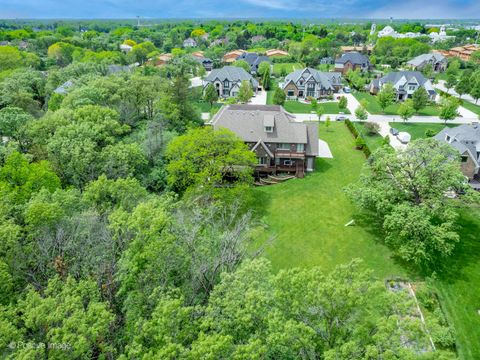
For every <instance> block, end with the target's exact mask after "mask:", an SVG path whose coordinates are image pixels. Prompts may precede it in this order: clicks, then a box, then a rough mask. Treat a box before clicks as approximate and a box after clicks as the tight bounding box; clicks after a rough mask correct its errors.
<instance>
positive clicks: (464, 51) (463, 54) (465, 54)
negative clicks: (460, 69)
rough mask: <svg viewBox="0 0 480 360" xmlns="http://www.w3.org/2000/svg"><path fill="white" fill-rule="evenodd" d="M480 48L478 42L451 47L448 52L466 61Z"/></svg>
mask: <svg viewBox="0 0 480 360" xmlns="http://www.w3.org/2000/svg"><path fill="white" fill-rule="evenodd" d="M478 50H480V46H479V45H477V44H471V45H464V46H457V47H454V48H451V49H450V50H449V52H448V54H449V56H456V57H459V58H460V59H462V60H464V61H469V60H470V56H471V55H472V54H473V53H474V52H475V51H478Z"/></svg>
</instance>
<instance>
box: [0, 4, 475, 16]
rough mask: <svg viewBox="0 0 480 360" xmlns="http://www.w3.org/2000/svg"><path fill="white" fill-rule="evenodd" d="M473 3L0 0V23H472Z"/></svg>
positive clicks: (473, 14)
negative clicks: (349, 20)
mask: <svg viewBox="0 0 480 360" xmlns="http://www.w3.org/2000/svg"><path fill="white" fill-rule="evenodd" d="M478 14H480V1H479V0H403V1H398V0H202V1H201V2H199V1H198V0H175V1H172V0H82V1H78V0H22V1H20V0H0V18H12V17H20V18H134V17H135V16H137V15H139V16H143V17H148V18H268V17H270V18H271V17H278V18H389V17H390V16H392V17H394V18H396V19H398V18H417V19H418V18H472V17H475V16H478Z"/></svg>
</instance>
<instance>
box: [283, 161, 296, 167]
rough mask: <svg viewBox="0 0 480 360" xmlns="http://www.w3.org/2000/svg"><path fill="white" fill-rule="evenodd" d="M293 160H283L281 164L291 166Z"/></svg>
mask: <svg viewBox="0 0 480 360" xmlns="http://www.w3.org/2000/svg"><path fill="white" fill-rule="evenodd" d="M293 164H294V162H293V161H292V160H283V165H286V166H292V165H293Z"/></svg>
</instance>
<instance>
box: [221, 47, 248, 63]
mask: <svg viewBox="0 0 480 360" xmlns="http://www.w3.org/2000/svg"><path fill="white" fill-rule="evenodd" d="M244 52H245V50H233V51H230V52H227V53H226V54H225V55H223V58H222V61H223V62H226V63H232V62H234V61H235V60H237V58H238V57H239V56H240V55H242V54H243V53H244Z"/></svg>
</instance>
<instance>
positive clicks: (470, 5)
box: [367, 0, 480, 19]
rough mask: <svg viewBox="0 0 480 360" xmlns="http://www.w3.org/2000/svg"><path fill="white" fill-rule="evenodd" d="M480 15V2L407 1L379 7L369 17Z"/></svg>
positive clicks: (434, 17) (459, 17)
mask: <svg viewBox="0 0 480 360" xmlns="http://www.w3.org/2000/svg"><path fill="white" fill-rule="evenodd" d="M478 14H480V2H479V1H468V0H456V1H452V0H437V1H433V2H432V1H429V0H407V1H403V2H392V3H388V4H383V5H379V7H378V8H377V9H373V10H371V11H370V12H369V13H368V14H367V15H368V17H371V18H389V17H390V16H391V17H393V18H394V19H412V18H413V19H454V18H457V19H469V18H473V17H475V16H478Z"/></svg>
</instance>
